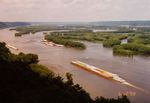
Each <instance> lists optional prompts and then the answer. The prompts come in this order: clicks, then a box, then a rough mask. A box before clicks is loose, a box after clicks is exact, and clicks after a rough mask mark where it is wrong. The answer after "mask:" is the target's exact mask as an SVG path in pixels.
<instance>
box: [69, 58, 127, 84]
mask: <svg viewBox="0 0 150 103" xmlns="http://www.w3.org/2000/svg"><path fill="white" fill-rule="evenodd" d="M71 64H73V65H76V66H78V67H80V68H82V69H84V70H87V71H90V72H92V73H95V74H97V75H99V76H101V77H104V78H106V79H111V80H114V81H117V82H120V83H122V84H124V83H126V81H125V80H124V79H122V78H121V77H119V76H118V75H117V74H113V73H110V72H108V71H105V70H103V69H100V68H97V67H94V66H91V65H89V64H86V63H83V62H81V61H72V62H71Z"/></svg>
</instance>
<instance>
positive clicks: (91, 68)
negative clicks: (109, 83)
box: [71, 61, 150, 95]
mask: <svg viewBox="0 0 150 103" xmlns="http://www.w3.org/2000/svg"><path fill="white" fill-rule="evenodd" d="M71 63H72V64H73V65H76V66H78V67H80V68H82V69H84V70H87V71H90V72H92V73H94V74H97V75H99V76H101V77H104V78H106V79H108V80H113V81H116V82H119V83H121V84H123V85H127V86H130V87H132V88H135V89H137V90H140V91H142V92H144V93H146V94H149V95H150V92H148V91H146V90H145V89H143V88H140V87H138V86H136V85H133V84H131V83H129V82H127V81H126V80H124V79H123V78H121V77H120V76H118V75H117V74H114V73H110V72H108V71H105V70H103V69H100V68H97V67H94V66H91V65H88V64H86V63H83V62H80V61H72V62H71Z"/></svg>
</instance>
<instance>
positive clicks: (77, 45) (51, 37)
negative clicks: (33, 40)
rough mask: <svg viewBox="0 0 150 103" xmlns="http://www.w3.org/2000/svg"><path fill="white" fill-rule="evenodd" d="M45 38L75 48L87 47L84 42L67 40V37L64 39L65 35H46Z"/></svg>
mask: <svg viewBox="0 0 150 103" xmlns="http://www.w3.org/2000/svg"><path fill="white" fill-rule="evenodd" d="M45 39H46V40H48V41H52V42H54V43H56V44H61V45H64V46H66V47H74V48H78V49H85V48H86V47H85V45H84V44H83V43H80V42H77V41H71V40H67V39H64V38H63V37H61V36H59V35H46V36H45Z"/></svg>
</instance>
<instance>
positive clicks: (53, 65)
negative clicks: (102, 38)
mask: <svg viewBox="0 0 150 103" xmlns="http://www.w3.org/2000/svg"><path fill="white" fill-rule="evenodd" d="M14 33H15V31H9V29H3V30H0V41H4V42H6V43H8V44H11V45H14V46H16V47H17V48H18V49H19V52H25V53H35V54H38V55H39V59H40V63H41V64H43V65H46V66H48V67H49V68H50V69H51V70H52V71H54V72H55V73H57V74H60V75H62V76H64V75H65V73H66V72H70V73H72V74H73V78H74V82H75V83H78V84H80V85H81V86H82V87H83V88H84V89H85V90H87V91H88V92H89V93H90V94H91V96H92V97H93V98H95V97H96V96H105V97H115V98H116V97H117V96H118V93H119V92H121V93H122V92H136V96H134V97H130V99H131V101H132V102H133V103H150V99H149V97H150V95H148V94H145V93H143V92H141V91H139V90H136V89H134V88H131V87H128V86H125V85H122V84H119V83H116V82H113V81H108V80H106V79H104V78H101V77H99V76H97V75H93V74H91V73H90V72H87V71H84V70H82V69H80V68H78V67H75V66H73V65H71V64H70V62H71V61H73V60H80V61H82V62H85V63H88V64H90V65H93V66H96V67H99V68H102V69H104V70H107V71H110V72H112V73H115V74H118V75H119V76H120V77H122V78H123V79H125V80H126V81H128V82H130V83H132V84H135V85H137V86H139V87H141V88H143V89H145V90H148V91H150V58H149V57H140V56H135V57H133V58H128V57H115V56H113V54H112V50H111V49H107V48H103V47H102V45H101V44H95V43H89V42H84V43H85V45H86V46H87V49H86V50H76V49H72V48H65V47H50V46H47V45H45V44H43V43H41V40H42V38H43V36H44V35H43V33H42V32H39V33H36V34H30V35H24V36H22V37H14ZM12 51H13V52H15V53H16V51H14V50H12Z"/></svg>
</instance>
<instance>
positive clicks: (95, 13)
mask: <svg viewBox="0 0 150 103" xmlns="http://www.w3.org/2000/svg"><path fill="white" fill-rule="evenodd" d="M107 20H150V0H0V21H107Z"/></svg>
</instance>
